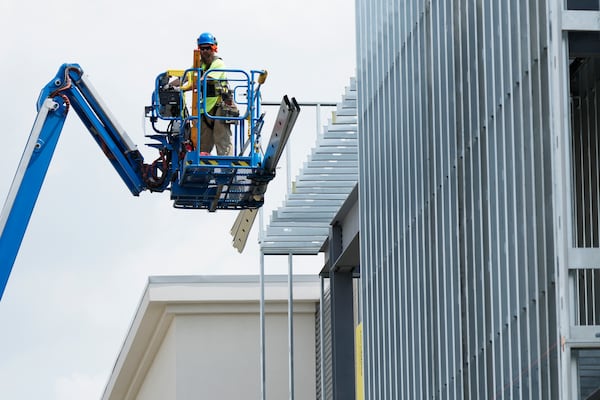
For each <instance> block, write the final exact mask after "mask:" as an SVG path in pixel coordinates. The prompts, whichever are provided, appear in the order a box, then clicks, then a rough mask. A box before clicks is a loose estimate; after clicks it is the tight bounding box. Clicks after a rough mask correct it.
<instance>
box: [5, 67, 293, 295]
mask: <svg viewBox="0 0 600 400" xmlns="http://www.w3.org/2000/svg"><path fill="white" fill-rule="evenodd" d="M212 71H216V70H209V71H206V72H205V75H204V76H205V78H206V79H194V83H193V85H194V87H193V90H192V92H193V93H194V96H193V102H194V104H193V107H192V110H201V112H194V111H192V112H189V111H188V106H187V104H186V103H188V102H189V99H188V98H187V97H189V96H188V95H186V93H185V92H184V91H182V90H178V89H174V88H170V87H169V85H168V83H169V79H170V78H171V76H172V75H173V72H171V71H167V72H164V73H161V74H160V75H158V77H157V78H156V81H155V87H154V91H153V93H152V102H151V105H150V106H148V107H146V108H145V113H146V117H147V118H148V120H149V123H150V125H151V126H152V133H151V134H149V135H146V136H147V137H149V138H150V139H152V140H153V142H152V143H150V144H148V146H150V147H152V148H155V149H156V150H157V151H158V158H157V159H156V160H155V161H154V162H152V163H149V164H147V163H145V162H144V157H143V156H142V154H141V153H140V151H139V150H138V149H137V147H136V146H135V144H134V143H133V142H132V141H131V139H130V138H129V136H128V135H127V134H126V132H125V131H124V130H123V129H122V128H121V127H120V126H119V124H118V123H117V122H116V121H115V119H114V118H113V116H112V115H111V113H110V112H109V111H108V109H107V107H106V106H105V105H104V104H103V102H102V100H101V99H100V97H99V96H98V94H97V93H96V91H95V89H94V88H93V87H92V85H91V83H90V82H89V80H88V78H87V76H86V75H85V74H84V72H83V70H82V68H81V67H80V66H79V65H77V64H63V65H62V66H61V67H60V68H59V70H58V73H57V74H56V76H55V77H54V79H52V80H51V81H50V82H49V83H48V84H47V85H46V86H45V87H44V88H43V89H42V91H41V93H40V96H39V98H38V101H37V109H38V114H37V117H36V119H35V122H34V124H33V128H32V130H31V133H30V136H29V139H28V141H27V144H26V146H25V150H24V152H23V155H22V157H21V160H20V162H19V166H18V168H17V172H16V174H15V177H14V179H13V182H12V185H11V188H10V190H9V193H8V196H7V199H6V201H5V204H4V207H3V209H2V214H0V299H1V298H2V295H3V293H4V289H5V287H6V284H7V281H8V278H9V275H10V272H11V270H12V266H13V264H14V261H15V259H16V256H17V253H18V250H19V247H20V245H21V241H22V239H23V236H24V234H25V230H26V228H27V224H28V222H29V219H30V217H31V213H32V211H33V207H34V205H35V202H36V200H37V197H38V194H39V192H40V188H41V185H42V183H43V180H44V177H45V175H46V171H47V170H48V166H49V164H50V160H51V159H52V154H53V153H54V149H55V148H56V144H57V141H58V138H59V136H60V133H61V130H62V127H63V124H64V122H65V119H66V116H67V113H68V111H69V110H70V109H71V108H73V109H74V110H75V112H76V113H77V115H78V116H79V118H80V119H81V120H82V121H83V123H84V125H85V126H86V127H87V129H88V130H89V132H90V133H91V134H92V137H93V138H94V139H95V140H96V142H97V143H98V145H99V146H100V148H101V149H102V151H103V152H104V154H105V155H106V157H107V158H108V160H109V161H110V162H111V164H112V165H113V166H114V168H115V169H116V171H117V173H118V174H119V176H120V177H121V179H123V181H124V182H125V184H126V185H127V187H128V188H129V190H130V191H131V193H132V194H133V195H134V196H138V195H139V194H140V193H141V192H143V191H145V190H149V191H150V192H163V191H165V190H168V191H170V192H171V199H172V200H173V206H174V207H176V208H184V209H206V210H208V211H211V212H212V211H216V210H218V209H229V210H256V209H258V208H259V207H261V206H262V205H263V203H264V194H265V191H266V188H267V185H268V183H269V182H270V181H271V180H272V179H273V178H274V177H275V168H276V166H277V163H278V161H279V157H280V155H281V151H282V148H283V147H284V146H285V144H286V142H287V139H288V137H289V134H290V133H291V130H292V128H293V126H294V123H295V121H296V118H297V116H298V113H299V112H300V107H299V106H298V103H297V102H296V100H295V99H294V98H291V99H289V98H288V97H287V96H284V97H283V100H282V102H281V105H280V108H279V112H278V115H277V119H276V121H275V126H274V128H273V132H272V134H271V138H270V141H269V144H268V145H267V147H266V149H265V150H264V152H263V150H262V147H261V144H260V139H261V134H260V132H261V128H262V126H263V124H264V115H265V114H264V113H262V112H261V102H260V89H261V85H262V84H263V83H264V80H265V78H266V71H257V70H252V71H250V72H245V71H243V70H235V69H227V70H219V71H216V72H225V74H218V75H220V76H226V78H220V79H213V78H211V76H212V75H214V74H211V75H209V74H210V72H212ZM201 73H202V71H201V70H199V69H197V68H191V69H188V70H185V71H180V72H178V73H177V74H178V75H179V76H180V77H181V78H183V77H184V76H186V75H188V74H189V76H196V77H199V76H201ZM211 85H212V86H217V87H220V88H222V91H223V93H222V94H223V95H227V96H229V97H228V98H229V99H231V100H233V102H234V104H235V108H236V109H237V111H238V112H237V113H232V114H231V115H225V116H217V115H210V114H209V112H208V111H207V110H206V108H205V107H204V102H203V101H202V99H203V98H205V97H206V95H207V89H208V88H209V87H210V86H211ZM202 113H204V114H205V118H208V119H210V120H213V121H214V120H218V119H222V120H226V122H227V123H229V124H230V126H231V127H232V133H233V138H232V142H233V148H234V150H233V155H231V156H215V155H210V154H205V153H200V151H199V150H198V149H199V148H200V146H199V143H200V126H201V124H200V118H202V116H201V114H202ZM191 135H196V137H195V139H196V141H195V142H196V143H198V146H197V147H198V149H195V148H193V145H192V140H191V139H192V138H191Z"/></svg>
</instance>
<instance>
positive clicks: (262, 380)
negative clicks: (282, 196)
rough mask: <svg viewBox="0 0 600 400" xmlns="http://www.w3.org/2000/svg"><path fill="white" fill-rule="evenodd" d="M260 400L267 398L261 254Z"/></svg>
mask: <svg viewBox="0 0 600 400" xmlns="http://www.w3.org/2000/svg"><path fill="white" fill-rule="evenodd" d="M259 280H260V398H261V399H262V400H265V399H266V398H267V389H266V383H267V379H266V368H265V358H266V357H265V351H266V350H265V349H266V346H265V345H266V343H265V254H264V253H263V252H262V250H261V252H260V278H259Z"/></svg>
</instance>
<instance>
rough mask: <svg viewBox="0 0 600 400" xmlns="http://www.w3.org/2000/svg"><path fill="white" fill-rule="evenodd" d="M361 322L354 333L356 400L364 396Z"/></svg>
mask: <svg viewBox="0 0 600 400" xmlns="http://www.w3.org/2000/svg"><path fill="white" fill-rule="evenodd" d="M362 333H363V327H362V322H361V323H360V324H358V325H357V326H356V334H355V335H354V350H355V351H354V364H355V370H356V400H364V398H365V381H364V377H363V345H362V336H363V335H362Z"/></svg>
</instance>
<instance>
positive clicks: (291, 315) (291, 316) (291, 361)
mask: <svg viewBox="0 0 600 400" xmlns="http://www.w3.org/2000/svg"><path fill="white" fill-rule="evenodd" d="M293 276H294V275H293V271H292V253H290V254H288V348H289V372H290V376H289V385H290V386H289V388H290V389H289V390H290V400H294V293H293V292H294V283H293V279H294V278H293Z"/></svg>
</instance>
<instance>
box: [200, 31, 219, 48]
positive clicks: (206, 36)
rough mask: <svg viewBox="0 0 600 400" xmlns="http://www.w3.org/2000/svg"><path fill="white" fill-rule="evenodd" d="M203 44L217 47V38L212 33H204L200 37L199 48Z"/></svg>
mask: <svg viewBox="0 0 600 400" xmlns="http://www.w3.org/2000/svg"><path fill="white" fill-rule="evenodd" d="M202 44H214V45H215V46H216V45H217V38H215V37H214V35H213V34H212V33H209V32H204V33H201V34H200V36H198V46H200V45H202Z"/></svg>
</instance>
